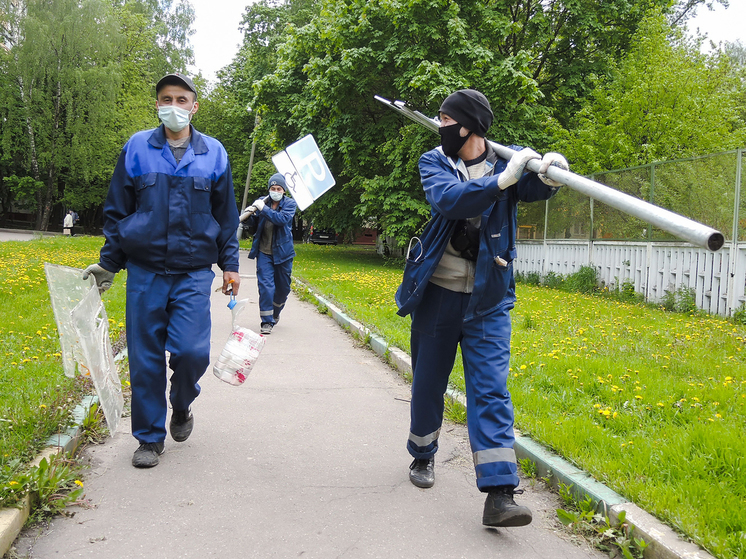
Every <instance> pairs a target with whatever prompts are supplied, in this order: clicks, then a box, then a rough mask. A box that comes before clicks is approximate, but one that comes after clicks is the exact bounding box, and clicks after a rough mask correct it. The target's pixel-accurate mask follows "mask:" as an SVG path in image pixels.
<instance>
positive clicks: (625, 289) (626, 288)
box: [616, 279, 644, 303]
mask: <svg viewBox="0 0 746 559" xmlns="http://www.w3.org/2000/svg"><path fill="white" fill-rule="evenodd" d="M616 294H617V297H618V298H619V300H620V301H623V302H625V303H636V302H638V301H641V300H642V299H643V298H644V295H642V294H641V293H637V292H636V291H635V282H633V281H632V280H629V279H626V280H624V281H623V282H622V284H621V285H619V284H618V283H617V293H616Z"/></svg>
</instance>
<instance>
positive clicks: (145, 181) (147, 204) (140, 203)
mask: <svg viewBox="0 0 746 559" xmlns="http://www.w3.org/2000/svg"><path fill="white" fill-rule="evenodd" d="M157 177H158V173H147V174H145V175H142V176H140V177H139V178H138V179H137V182H136V183H135V189H136V191H137V192H136V196H137V210H136V211H137V212H152V211H153V205H154V204H155V196H156V194H155V191H156V189H155V183H156V179H157Z"/></svg>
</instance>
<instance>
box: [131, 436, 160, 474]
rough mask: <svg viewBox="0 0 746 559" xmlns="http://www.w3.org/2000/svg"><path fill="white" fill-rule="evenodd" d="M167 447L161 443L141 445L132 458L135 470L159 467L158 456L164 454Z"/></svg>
mask: <svg viewBox="0 0 746 559" xmlns="http://www.w3.org/2000/svg"><path fill="white" fill-rule="evenodd" d="M164 450H165V446H164V444H163V442H159V443H140V448H138V449H137V450H136V451H135V454H134V455H133V456H132V465H133V466H134V467H135V468H152V467H153V466H157V465H158V456H159V455H161V454H163V451H164Z"/></svg>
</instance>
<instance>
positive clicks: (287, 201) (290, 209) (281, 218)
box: [249, 196, 298, 264]
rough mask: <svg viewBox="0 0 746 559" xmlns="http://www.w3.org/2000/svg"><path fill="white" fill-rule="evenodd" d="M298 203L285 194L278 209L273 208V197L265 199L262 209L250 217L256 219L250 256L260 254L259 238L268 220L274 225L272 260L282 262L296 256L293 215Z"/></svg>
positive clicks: (253, 256) (276, 262)
mask: <svg viewBox="0 0 746 559" xmlns="http://www.w3.org/2000/svg"><path fill="white" fill-rule="evenodd" d="M297 207H298V205H297V204H296V203H295V200H293V199H292V198H288V197H287V196H283V197H282V198H281V199H280V205H279V206H277V209H276V210H273V209H272V199H271V198H269V197H267V198H266V199H265V201H264V208H262V211H260V212H256V213H255V214H254V215H253V216H251V217H250V218H249V219H250V220H251V221H256V222H257V226H256V233H254V240H253V242H252V244H251V250H250V251H249V258H256V255H257V254H259V240H260V239H261V238H262V230H263V229H264V224H265V223H266V222H267V220H269V221H271V222H272V224H273V225H274V226H275V227H274V233H273V235H272V260H273V262H274V263H275V264H282V263H283V262H286V261H288V260H290V259H291V258H294V257H295V247H294V246H293V232H292V225H293V216H294V215H295V210H296V208H297Z"/></svg>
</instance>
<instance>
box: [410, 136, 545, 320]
mask: <svg viewBox="0 0 746 559" xmlns="http://www.w3.org/2000/svg"><path fill="white" fill-rule="evenodd" d="M510 147H511V148H513V149H515V150H520V149H521V148H520V147H519V146H510ZM507 164H508V162H507V160H505V159H502V158H501V157H499V156H498V155H497V154H496V153H495V152H494V150H493V149H492V148H491V146H490V145H489V143H488V144H487V160H486V165H487V168H488V171H487V173H486V175H485V176H484V177H482V178H479V179H471V180H469V179H468V173H467V170H466V165H464V162H463V161H461V160H460V159H456V160H454V159H451V158H450V157H447V156H446V155H445V154H444V153H443V150H442V148H441V147H437V148H435V149H434V150H431V151H428V152H427V153H425V154H423V155H422V156H421V157H420V161H419V167H420V178H421V180H422V187H423V188H424V190H425V197H426V198H427V201H428V202H429V203H430V207H431V214H432V218H431V219H430V221H429V222H428V224H427V226H426V227H425V229H424V231H423V233H422V235H421V236H420V237H415V238H413V239H412V241H411V242H410V246H409V247H408V249H407V263H406V266H405V268H404V277H403V279H402V283H401V285H400V286H399V289H398V290H397V292H396V304H397V306H398V308H399V310H398V311H397V314H399V315H400V316H407V315H408V314H409V313H411V312H412V311H413V310H414V309H415V308H416V307H417V305H418V304H419V303H420V301H421V300H422V296H423V294H424V292H425V288H426V287H427V283H428V281H429V280H430V277H431V276H432V275H433V272H434V271H435V269H436V268H437V267H438V263H439V262H440V259H441V257H442V256H443V253H444V252H445V249H446V246H447V244H448V242H449V241H450V240H451V236H452V235H453V232H454V229H455V227H456V223H457V222H458V221H459V220H461V219H468V218H471V217H475V216H478V215H481V216H482V221H481V225H480V227H479V253H478V256H477V263H476V271H475V276H474V290H473V291H472V295H471V298H470V300H469V306H468V307H467V309H466V314H465V316H464V320H470V319H472V318H474V317H477V316H481V315H483V314H485V313H488V312H490V311H491V310H493V309H495V308H496V307H497V306H498V305H500V304H501V303H502V302H503V301H507V300H508V299H511V300H512V299H514V297H515V280H514V278H513V260H514V259H515V257H516V248H515V238H516V228H517V226H518V202H519V201H521V202H534V201H538V200H547V199H549V198H551V197H552V196H553V195H554V193H555V192H556V191H557V190H558V188H554V187H551V186H548V185H546V184H544V183H543V182H542V181H541V179H539V177H538V175H536V173H532V172H527V173H525V174H524V175H523V176H522V177H521V178H520V179H519V181H518V182H517V183H516V184H514V185H512V186H509V187H508V188H506V189H505V190H500V188H499V187H498V186H497V178H498V175H499V174H500V173H501V172H502V171H504V170H505V167H506V166H507Z"/></svg>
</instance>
